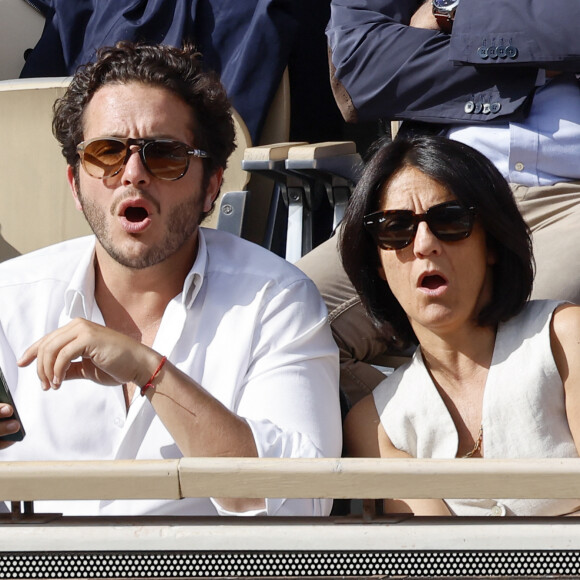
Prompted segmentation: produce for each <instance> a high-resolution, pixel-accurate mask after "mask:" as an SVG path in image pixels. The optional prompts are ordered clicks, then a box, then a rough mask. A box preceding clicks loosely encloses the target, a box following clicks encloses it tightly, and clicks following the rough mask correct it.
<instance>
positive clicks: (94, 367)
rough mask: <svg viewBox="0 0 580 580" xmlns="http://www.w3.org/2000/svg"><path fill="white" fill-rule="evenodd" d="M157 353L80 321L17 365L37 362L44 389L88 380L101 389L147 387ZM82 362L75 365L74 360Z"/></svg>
mask: <svg viewBox="0 0 580 580" xmlns="http://www.w3.org/2000/svg"><path fill="white" fill-rule="evenodd" d="M157 356H158V355H156V353H155V352H154V351H152V350H151V349H150V348H149V347H147V346H145V345H143V344H141V343H140V342H137V341H136V340H133V339H132V338H130V337H128V336H126V335H124V334H121V333H119V332H116V331H114V330H111V329H110V328H107V327H105V326H101V325H100V324H95V323H94V322H89V321H88V320H85V319H83V318H77V319H75V320H73V321H72V322H69V323H68V324H67V325H66V326H63V327H62V328H59V329H57V330H55V331H54V332H51V333H49V334H47V335H46V336H44V337H43V338H41V339H40V340H38V341H37V342H35V343H34V344H33V345H32V346H30V347H29V348H28V349H27V350H26V352H25V353H24V354H23V355H22V357H21V358H20V360H19V361H18V365H19V366H22V367H24V366H28V365H29V364H30V363H31V362H32V361H33V360H34V359H36V361H37V372H38V377H39V379H40V382H41V385H42V388H43V389H44V390H48V389H50V388H53V389H58V388H59V387H60V385H61V384H62V382H63V381H64V380H68V379H89V380H91V381H94V382H96V383H99V384H101V385H121V384H126V383H130V382H133V383H135V384H137V385H142V384H144V382H145V381H147V379H148V377H149V376H150V374H151V373H150V371H149V369H150V367H151V366H154V364H155V362H154V359H155V357H157ZM78 358H80V359H81V360H78V361H76V362H73V361H75V359H78Z"/></svg>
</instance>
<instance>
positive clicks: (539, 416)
mask: <svg viewBox="0 0 580 580" xmlns="http://www.w3.org/2000/svg"><path fill="white" fill-rule="evenodd" d="M559 304H560V303H559V302H555V301H548V300H538V301H531V302H530V303H529V304H528V305H526V307H525V308H524V310H523V311H522V312H521V313H520V314H519V315H517V316H515V317H514V318H512V319H510V320H509V321H508V322H506V323H503V324H500V325H499V328H498V332H497V337H496V342H495V348H494V352H493V358H492V362H491V367H490V369H489V373H488V376H487V381H486V384H485V391H484V395H483V410H482V425H483V450H484V456H485V457H486V458H494V459H507V458H520V459H524V458H536V459H539V458H548V457H578V452H577V450H576V446H575V444H574V440H573V438H572V434H571V432H570V428H569V426H568V420H567V417H566V409H565V405H564V387H563V384H562V380H561V378H560V375H559V373H558V369H557V368H556V363H555V361H554V357H553V355H552V350H551V346H550V321H551V319H552V314H553V312H554V309H555V308H556V307H557V306H558V305H559ZM373 396H374V400H375V405H376V408H377V411H378V414H379V416H380V419H381V424H382V426H383V428H384V429H385V432H386V433H387V435H388V436H389V438H390V440H391V441H392V443H393V445H394V446H395V447H396V448H397V449H400V450H402V451H405V452H406V453H408V454H409V455H411V456H412V457H419V458H437V459H451V458H454V457H456V456H457V449H458V445H459V437H458V434H457V430H456V428H455V424H454V422H453V419H452V418H451V415H450V414H449V411H448V410H447V407H446V406H445V403H444V402H443V399H442V398H441V396H440V395H439V392H438V391H437V388H436V387H435V385H434V383H433V381H432V379H431V377H430V375H429V373H428V371H427V369H426V367H425V364H424V362H423V357H422V356H421V349H420V348H418V349H417V350H416V352H415V354H414V356H413V359H412V360H411V361H410V362H409V363H407V364H406V365H404V366H402V367H399V368H398V369H397V370H396V371H395V372H394V373H393V374H392V375H391V376H390V377H389V378H387V379H386V380H384V381H383V382H382V383H380V384H379V385H378V386H377V387H376V388H375V390H374V392H373ZM473 461H477V459H474V460H473ZM579 495H580V492H579ZM445 502H446V504H447V506H448V507H449V509H450V510H451V512H452V513H453V514H456V515H522V516H531V515H542V516H554V515H562V514H567V513H570V512H573V511H576V510H577V509H580V499H578V500H575V499H558V500H535V499H533V500H532V499H526V500H517V499H516V500H514V499H499V500H493V499H473V500H470V499H459V500H445Z"/></svg>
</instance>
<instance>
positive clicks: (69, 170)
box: [66, 165, 83, 211]
mask: <svg viewBox="0 0 580 580" xmlns="http://www.w3.org/2000/svg"><path fill="white" fill-rule="evenodd" d="M66 179H67V181H68V184H69V187H70V190H71V192H72V196H73V199H74V200H75V206H76V208H77V209H78V210H79V211H83V206H82V204H81V200H80V199H79V194H78V188H77V182H76V179H75V170H74V168H73V167H71V166H70V165H67V167H66Z"/></svg>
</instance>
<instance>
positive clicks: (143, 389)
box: [141, 356, 167, 397]
mask: <svg viewBox="0 0 580 580" xmlns="http://www.w3.org/2000/svg"><path fill="white" fill-rule="evenodd" d="M166 360H167V357H166V356H164V357H163V358H162V359H161V362H160V363H159V366H158V367H157V369H156V370H155V372H154V373H153V374H152V375H151V378H150V379H149V380H148V381H147V383H146V385H145V386H144V387H141V396H142V397H143V396H145V391H146V390H147V389H154V388H155V385H154V384H153V381H154V380H155V378H156V377H157V375H158V374H159V373H160V372H161V369H162V368H163V365H164V364H165V361H166Z"/></svg>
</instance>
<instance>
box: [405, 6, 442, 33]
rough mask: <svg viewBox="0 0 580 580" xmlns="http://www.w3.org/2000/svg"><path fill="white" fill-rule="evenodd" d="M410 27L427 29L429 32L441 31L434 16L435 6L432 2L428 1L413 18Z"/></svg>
mask: <svg viewBox="0 0 580 580" xmlns="http://www.w3.org/2000/svg"><path fill="white" fill-rule="evenodd" d="M409 25H410V26H413V27H414V28H425V29H427V30H440V28H439V23H438V22H437V20H436V19H435V16H433V5H432V4H431V0H426V2H423V4H421V6H419V8H418V9H417V11H416V12H415V14H413V16H412V17H411V22H410V23H409Z"/></svg>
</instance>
